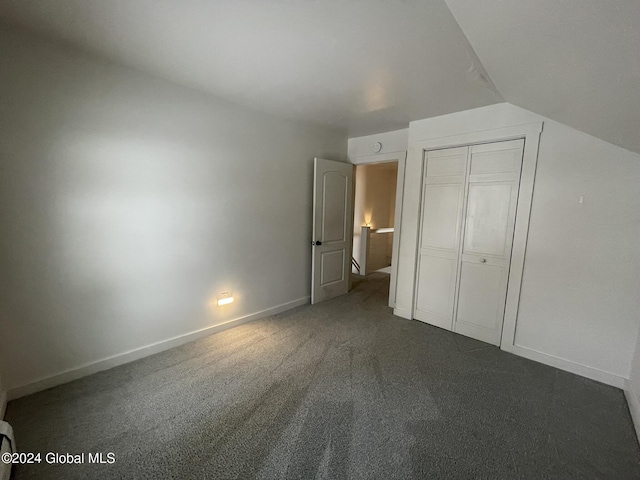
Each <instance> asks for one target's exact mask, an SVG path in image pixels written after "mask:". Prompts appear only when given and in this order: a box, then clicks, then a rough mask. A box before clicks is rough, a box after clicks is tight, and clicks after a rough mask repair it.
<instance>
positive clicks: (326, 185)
mask: <svg viewBox="0 0 640 480" xmlns="http://www.w3.org/2000/svg"><path fill="white" fill-rule="evenodd" d="M313 175H314V182H313V232H312V235H313V236H312V247H311V248H312V262H311V303H312V304H316V303H319V302H322V301H324V300H328V299H330V298H334V297H337V296H339V295H344V294H346V293H347V292H348V291H349V276H350V275H349V274H350V271H351V243H352V235H351V224H352V223H353V218H352V205H353V165H351V164H349V163H342V162H334V161H332V160H324V159H322V158H315V159H314V166H313Z"/></svg>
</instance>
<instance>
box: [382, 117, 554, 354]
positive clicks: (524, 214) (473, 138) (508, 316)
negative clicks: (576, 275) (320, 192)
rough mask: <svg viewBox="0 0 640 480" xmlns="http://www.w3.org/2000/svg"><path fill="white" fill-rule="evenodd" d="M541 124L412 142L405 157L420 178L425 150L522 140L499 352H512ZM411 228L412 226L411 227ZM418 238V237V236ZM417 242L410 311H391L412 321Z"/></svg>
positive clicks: (416, 244) (419, 218) (422, 171)
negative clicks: (417, 164) (412, 162)
mask: <svg viewBox="0 0 640 480" xmlns="http://www.w3.org/2000/svg"><path fill="white" fill-rule="evenodd" d="M542 129H543V122H535V123H530V124H526V125H518V126H513V127H504V128H497V129H491V130H484V131H480V132H471V133H464V134H460V135H453V136H448V137H441V138H433V139H429V140H425V141H421V142H415V143H413V144H411V145H410V147H409V153H408V154H409V155H411V156H412V158H413V159H415V160H418V161H419V162H420V178H421V184H422V181H423V180H422V178H423V177H424V165H425V162H424V158H425V155H426V152H427V151H429V150H439V149H444V148H454V147H464V146H470V145H477V144H483V143H493V142H502V141H506V140H517V139H524V152H523V156H522V171H521V174H520V189H519V191H518V204H517V209H516V220H515V222H516V223H515V228H514V233H513V245H512V249H511V265H510V268H509V281H508V283H507V299H506V302H505V311H504V319H503V326H502V337H501V339H500V349H502V350H504V351H507V352H513V351H514V350H515V349H516V348H517V347H516V346H515V345H514V344H515V334H516V324H517V319H518V308H519V304H520V288H521V286H522V274H523V272H524V261H525V254H526V249H527V238H528V235H529V217H530V215H531V204H532V201H533V190H534V183H535V175H536V166H537V163H538V147H539V144H540V135H541V133H542ZM422 195H423V192H422V188H421V191H420V204H419V205H421V203H422ZM421 216H422V207H421V206H419V209H418V217H417V222H418V223H417V225H416V226H415V228H416V231H417V230H418V229H419V228H420V227H419V225H420V220H421ZM412 227H413V226H412ZM418 237H419V236H418ZM418 241H419V240H418V239H416V243H415V246H414V249H413V262H412V263H411V265H412V268H413V275H412V278H413V284H412V286H411V287H412V299H411V304H410V305H411V306H410V311H406V310H399V309H397V308H396V309H394V314H395V315H398V316H401V317H404V318H410V319H413V315H414V309H415V288H416V283H417V268H416V262H417V258H418V248H419V245H418Z"/></svg>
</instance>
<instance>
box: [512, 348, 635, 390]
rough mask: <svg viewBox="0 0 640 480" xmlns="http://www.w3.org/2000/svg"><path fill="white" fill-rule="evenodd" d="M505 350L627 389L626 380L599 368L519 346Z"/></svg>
mask: <svg viewBox="0 0 640 480" xmlns="http://www.w3.org/2000/svg"><path fill="white" fill-rule="evenodd" d="M503 350H505V351H507V352H510V353H513V354H515V355H518V356H520V357H524V358H528V359H529V360H534V361H536V362H540V363H544V364H545V365H550V366H552V367H556V368H559V369H560V370H565V371H567V372H571V373H575V374H576V375H580V376H582V377H586V378H590V379H591V380H595V381H597V382H602V383H606V384H607V385H611V386H612V387H617V388H622V389H624V387H625V382H626V380H627V379H626V378H624V377H621V376H619V375H616V374H615V373H610V372H605V371H604V370H599V369H597V368H593V367H588V366H586V365H582V364H580V363H575V362H572V361H571V360H565V359H564V358H560V357H555V356H553V355H549V354H547V353H542V352H539V351H537V350H533V349H531V348H526V347H521V346H519V345H513V346H509V348H504V349H503Z"/></svg>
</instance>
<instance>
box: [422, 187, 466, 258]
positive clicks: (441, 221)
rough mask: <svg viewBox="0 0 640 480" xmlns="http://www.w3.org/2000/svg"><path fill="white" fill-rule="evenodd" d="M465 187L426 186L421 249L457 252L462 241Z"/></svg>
mask: <svg viewBox="0 0 640 480" xmlns="http://www.w3.org/2000/svg"><path fill="white" fill-rule="evenodd" d="M463 198H464V185H463V184H461V183H460V184H458V185H438V184H435V185H425V189H424V214H423V222H422V236H421V237H422V245H421V248H438V249H442V250H450V251H455V250H457V249H458V245H459V241H460V217H461V215H462V201H463Z"/></svg>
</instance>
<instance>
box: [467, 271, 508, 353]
mask: <svg viewBox="0 0 640 480" xmlns="http://www.w3.org/2000/svg"><path fill="white" fill-rule="evenodd" d="M506 280H507V272H506V271H505V269H504V267H502V266H500V265H485V264H481V263H475V262H463V263H462V267H461V269H460V289H459V292H460V293H459V295H458V311H457V316H456V331H457V332H458V333H462V334H464V335H467V336H470V337H473V338H476V339H478V340H482V341H484V342H488V343H492V344H496V345H499V343H500V337H499V334H501V333H502V314H503V312H504V301H505V294H506Z"/></svg>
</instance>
